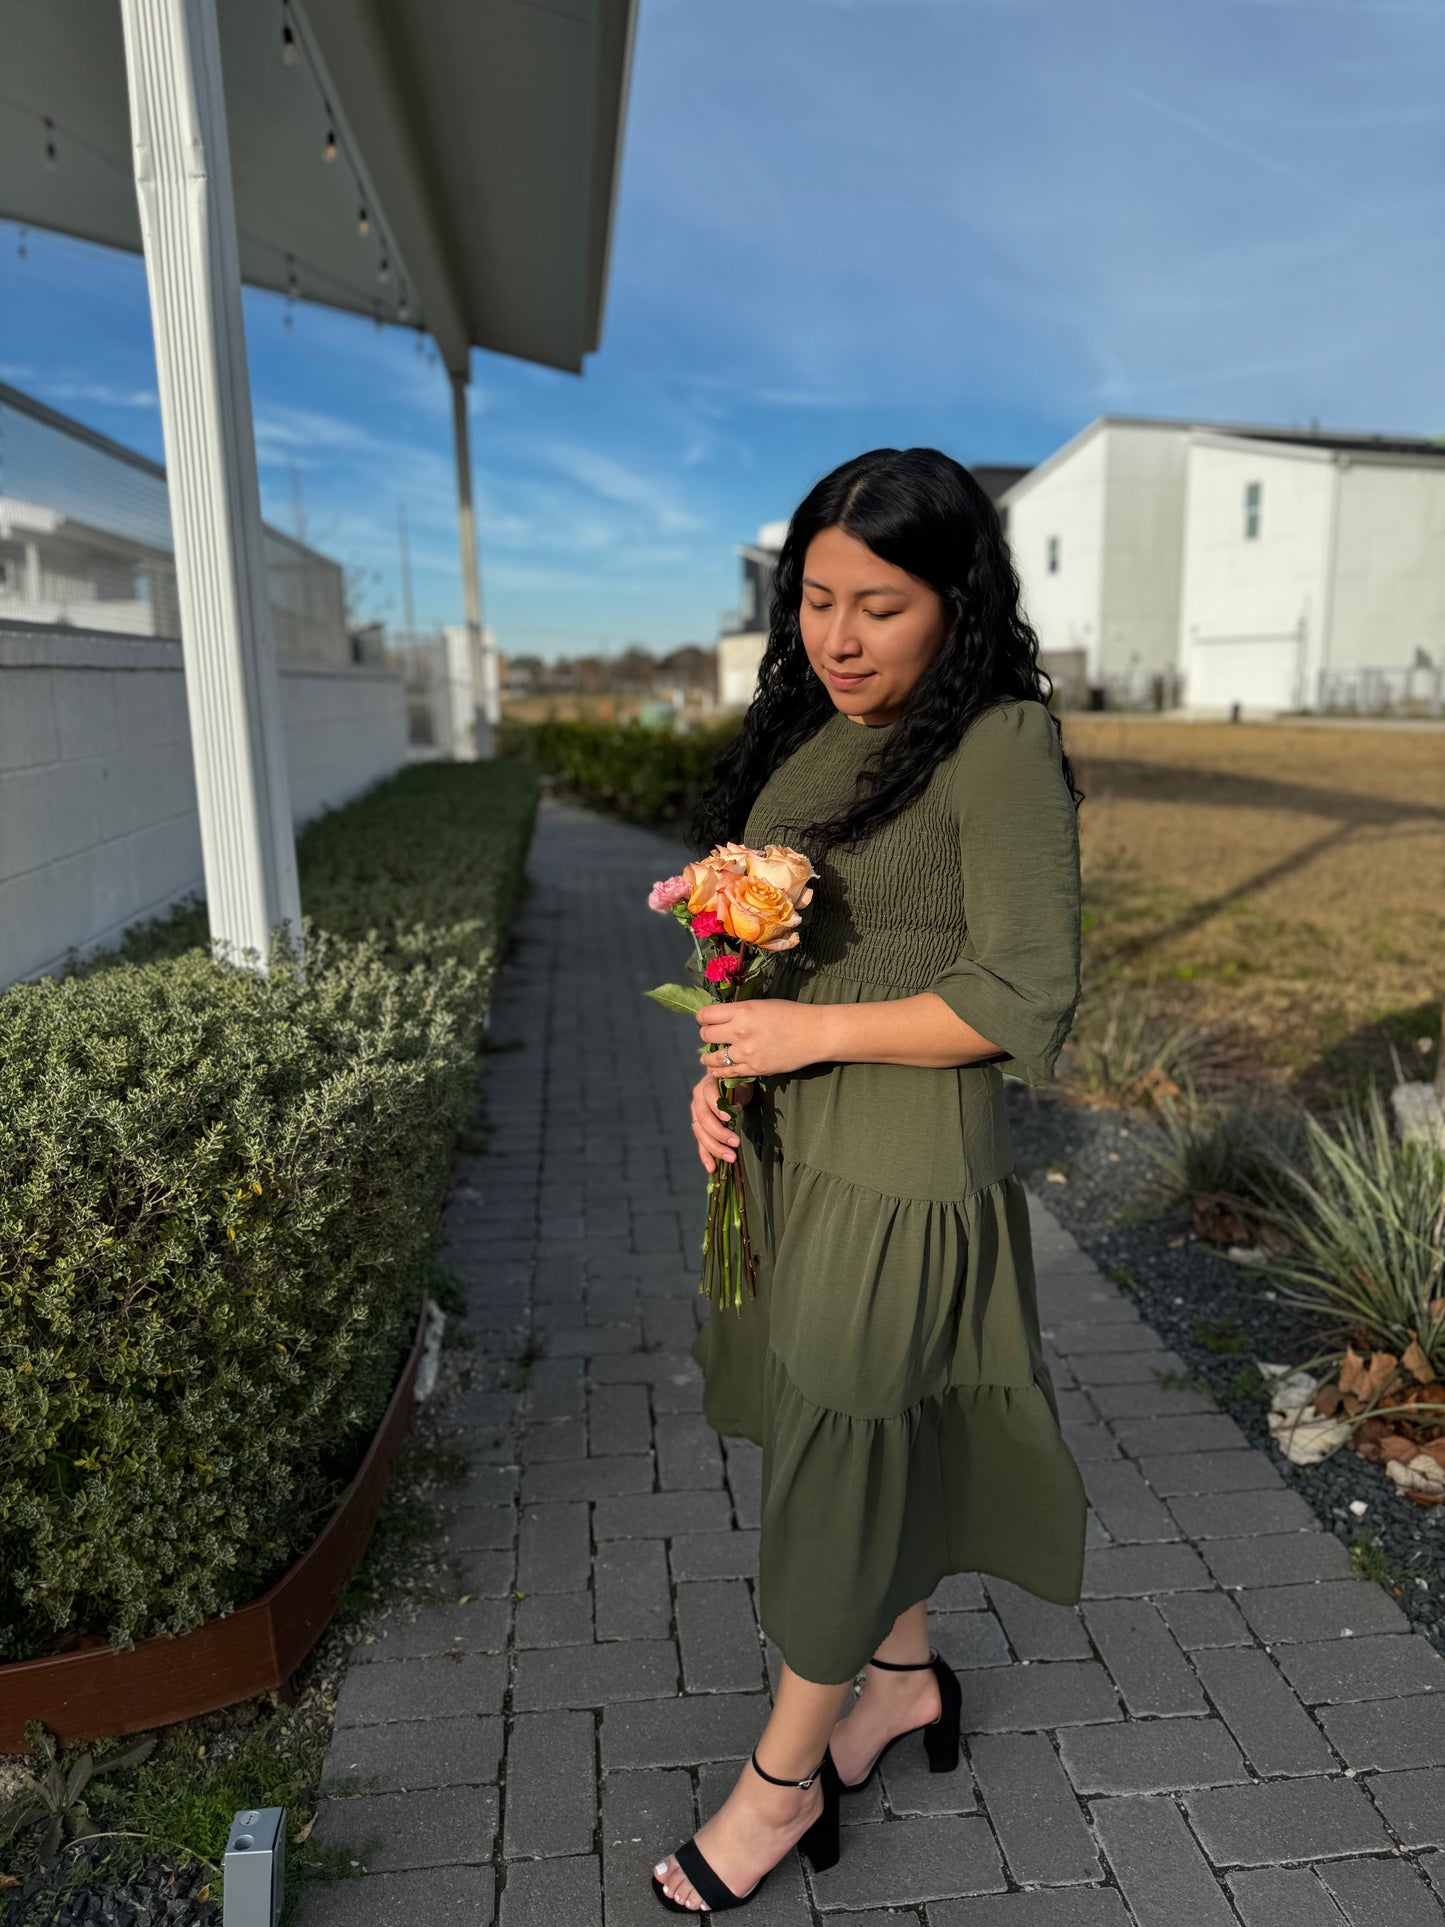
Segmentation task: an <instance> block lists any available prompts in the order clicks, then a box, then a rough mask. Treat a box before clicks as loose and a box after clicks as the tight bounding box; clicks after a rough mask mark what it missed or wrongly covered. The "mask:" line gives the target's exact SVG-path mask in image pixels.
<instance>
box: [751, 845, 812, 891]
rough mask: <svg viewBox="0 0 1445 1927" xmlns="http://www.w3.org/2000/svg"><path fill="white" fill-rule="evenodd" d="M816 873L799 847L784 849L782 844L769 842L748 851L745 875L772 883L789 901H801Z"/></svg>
mask: <svg viewBox="0 0 1445 1927" xmlns="http://www.w3.org/2000/svg"><path fill="white" fill-rule="evenodd" d="M815 874H816V872H815V871H814V869H813V866H812V864H811V863H810V862H809V861H808V859H807V857H805V856H804V855H803V853H802V851H801V850H788V849H785V848H784V847H783V845H782V844H781V843H769V844H768V845H767V846H766V847H765V848H764V849H762V850H752V851H750V852H749V853H748V875H749V876H750V877H761V878H762V879H763V881H764V882H765V883H771V884H773V885H774V886H775V887H776V888H777V889H779V890H781V891H782V893H783V895H784V896H785V897H786V898H787V899H788V901H789V903H792V904H797V903H798V902H800V901H801V900H802V897H803V892H804V891H805V890H806V889H807V887H808V884H809V882H810V880H811V879H812V877H813V876H814V875H815Z"/></svg>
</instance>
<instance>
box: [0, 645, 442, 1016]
mask: <svg viewBox="0 0 1445 1927" xmlns="http://www.w3.org/2000/svg"><path fill="white" fill-rule="evenodd" d="M280 673H281V702H282V708H283V712H284V720H285V730H286V758H287V765H288V769H289V772H290V779H291V800H292V807H293V810H294V813H295V819H296V821H297V823H298V824H299V823H303V822H305V821H306V820H307V818H309V817H312V816H315V815H316V814H317V813H318V812H319V811H321V810H323V809H328V808H333V807H335V806H336V805H337V804H340V803H345V802H348V801H349V800H350V799H351V798H352V797H354V796H357V795H359V794H360V793H361V791H363V790H365V789H369V788H370V787H371V785H372V784H373V783H375V782H377V781H379V780H380V779H381V778H382V777H384V776H389V775H390V774H391V773H392V772H393V771H394V770H396V769H398V768H399V767H400V766H401V765H402V764H403V763H404V762H405V761H406V757H407V743H406V704H405V696H404V693H403V689H402V682H401V678H400V677H399V676H397V675H395V674H394V673H392V672H391V671H390V670H387V669H382V668H375V667H370V666H361V665H355V666H352V665H348V666H342V667H333V666H330V665H327V664H323V663H316V662H298V661H291V662H286V661H283V662H282V663H281V664H280ZM201 881H202V876H201V839H200V826H199V822H198V818H197V814H196V789H195V776H194V773H193V769H192V764H191V742H190V729H189V723H188V719H187V713H186V692H185V680H184V676H183V674H182V668H181V645H180V644H179V643H178V642H158V641H142V640H139V639H135V640H132V639H120V638H118V637H115V636H108V635H93V634H81V633H79V632H77V631H75V630H73V629H47V628H41V629H29V630H16V629H4V628H0V985H4V984H9V983H13V982H15V981H16V980H17V979H19V978H22V977H34V976H40V975H43V974H44V973H45V972H47V971H52V970H55V969H57V968H58V967H59V966H61V965H62V964H63V963H64V961H65V958H66V954H67V952H69V951H70V950H72V949H73V950H77V951H81V952H84V951H86V950H90V949H94V948H97V947H99V946H101V945H104V944H107V943H111V942H114V941H115V939H116V938H117V937H118V936H119V935H120V934H121V932H122V931H123V930H125V929H126V927H127V926H128V925H129V924H132V923H135V922H137V921H138V920H140V919H141V918H144V917H148V916H155V915H157V914H159V913H160V912H161V911H163V910H165V909H166V908H167V906H168V905H170V904H172V903H173V902H175V900H176V899H177V898H178V897H181V896H185V895H186V894H187V893H188V892H190V891H193V890H198V889H199V888H200V887H201Z"/></svg>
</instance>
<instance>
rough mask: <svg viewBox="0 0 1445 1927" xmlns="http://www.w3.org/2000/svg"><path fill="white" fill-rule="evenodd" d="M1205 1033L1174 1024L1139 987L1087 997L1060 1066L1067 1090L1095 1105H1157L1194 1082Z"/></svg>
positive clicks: (1109, 989)
mask: <svg viewBox="0 0 1445 1927" xmlns="http://www.w3.org/2000/svg"><path fill="white" fill-rule="evenodd" d="M1201 1041H1202V1040H1201V1036H1200V1032H1199V1031H1198V1030H1197V1029H1196V1028H1195V1027H1194V1026H1193V1025H1191V1024H1178V1023H1170V1022H1168V1021H1167V1020H1165V1019H1163V1018H1161V1017H1160V1016H1159V1015H1158V1014H1157V1013H1156V1011H1155V1010H1154V1007H1153V1005H1152V1004H1151V1002H1150V1000H1149V998H1148V997H1147V996H1146V995H1142V994H1141V993H1140V991H1139V989H1138V987H1137V986H1136V985H1133V984H1129V983H1114V984H1112V985H1110V986H1108V987H1107V988H1106V989H1104V990H1103V991H1099V992H1093V993H1086V995H1085V997H1084V999H1083V1002H1082V1003H1081V1004H1080V1006H1079V1015H1078V1021H1077V1022H1076V1023H1075V1025H1074V1029H1073V1034H1072V1035H1071V1036H1070V1038H1069V1041H1068V1044H1067V1046H1066V1048H1065V1052H1064V1060H1063V1064H1062V1065H1061V1070H1062V1073H1063V1079H1062V1081H1063V1083H1064V1086H1065V1088H1066V1089H1067V1090H1069V1091H1071V1092H1072V1093H1073V1094H1074V1095H1076V1096H1078V1097H1081V1098H1083V1099H1085V1100H1086V1101H1087V1102H1088V1103H1090V1104H1099V1105H1118V1106H1121V1107H1124V1108H1129V1107H1134V1106H1140V1107H1143V1106H1147V1105H1150V1104H1157V1103H1158V1102H1159V1101H1160V1100H1161V1099H1166V1098H1169V1097H1173V1096H1175V1095H1177V1093H1178V1091H1179V1090H1180V1088H1181V1087H1182V1086H1183V1085H1184V1084H1185V1083H1187V1081H1188V1080H1189V1076H1190V1072H1191V1069H1192V1065H1193V1060H1194V1057H1195V1054H1196V1053H1197V1051H1198V1048H1199V1045H1200V1042H1201Z"/></svg>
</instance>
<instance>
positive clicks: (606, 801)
mask: <svg viewBox="0 0 1445 1927" xmlns="http://www.w3.org/2000/svg"><path fill="white" fill-rule="evenodd" d="M737 727H738V726H737V722H736V721H735V720H734V721H732V722H728V723H724V724H721V725H719V726H718V727H717V728H715V729H692V730H687V731H685V732H683V733H678V732H675V731H673V730H666V729H648V728H646V727H645V726H644V725H643V724H641V723H597V722H547V723H531V724H519V723H510V724H508V725H507V735H506V738H505V740H506V742H507V744H508V746H509V748H510V750H511V753H513V754H516V755H528V756H531V757H533V758H534V759H535V760H536V762H537V764H538V765H539V766H540V768H541V769H542V770H543V772H544V773H545V774H546V775H547V776H550V777H551V778H552V779H553V781H554V782H555V783H556V784H557V786H558V787H559V788H560V789H561V790H563V791H564V792H565V793H566V794H567V795H568V796H571V797H575V798H576V800H577V801H578V802H580V803H586V804H589V805H590V806H591V807H592V808H594V809H602V810H609V811H611V812H612V813H613V814H615V815H617V816H624V817H626V818H627V819H628V821H629V822H632V823H647V824H668V825H670V824H675V823H685V822H686V819H687V817H688V815H689V814H690V812H691V810H692V806H693V804H694V803H695V802H696V800H697V797H698V795H699V793H700V792H701V790H702V788H703V786H704V784H705V783H706V781H707V777H708V773H709V771H710V770H711V768H712V765H713V762H714V759H715V758H716V756H717V753H718V751H719V750H720V749H721V748H722V746H723V744H724V743H726V742H729V741H730V740H731V738H732V737H733V736H735V735H736V734H737Z"/></svg>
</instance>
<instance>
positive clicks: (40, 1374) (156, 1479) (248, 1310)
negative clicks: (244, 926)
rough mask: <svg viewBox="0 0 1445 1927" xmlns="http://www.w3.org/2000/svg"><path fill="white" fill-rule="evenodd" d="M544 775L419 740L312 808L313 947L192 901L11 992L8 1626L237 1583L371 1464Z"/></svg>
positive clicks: (260, 1573)
mask: <svg viewBox="0 0 1445 1927" xmlns="http://www.w3.org/2000/svg"><path fill="white" fill-rule="evenodd" d="M535 789H536V783H535V772H533V771H531V770H529V769H528V768H527V767H526V766H524V765H519V764H512V765H493V766H487V765H478V766H466V765H455V766H432V767H430V768H426V769H418V770H413V771H408V772H406V773H404V774H403V775H402V776H400V777H398V778H397V779H395V780H394V781H393V782H391V783H388V784H385V785H383V786H381V787H380V788H379V789H378V790H376V791H374V792H372V794H371V795H370V796H368V797H367V798H365V799H363V800H362V801H361V802H359V803H358V804H356V805H354V806H352V807H351V808H349V809H347V810H342V811H338V812H335V813H334V814H332V815H330V816H328V817H326V818H323V819H322V820H321V821H320V822H319V823H317V824H316V825H314V826H313V827H312V828H311V829H310V830H309V831H308V832H307V833H306V835H305V836H304V837H303V839H302V842H301V847H300V851H299V856H300V862H301V874H302V891H303V902H304V903H306V905H307V907H308V910H314V920H313V918H311V917H308V926H307V932H306V965H305V969H304V971H303V970H301V969H299V968H298V967H297V964H296V962H295V960H294V958H292V957H291V956H290V955H288V953H287V952H286V951H285V949H284V948H281V949H278V951H277V953H276V955H275V957H274V958H273V960H272V968H271V970H270V972H269V974H267V975H266V976H260V975H256V974H252V973H250V972H245V971H240V970H235V969H231V968H229V967H227V966H225V965H223V964H220V963H218V962H216V961H214V960H213V959H212V958H211V957H210V955H209V954H208V953H207V952H206V951H205V950H203V949H197V948H185V947H184V944H185V939H186V937H187V935H188V934H194V930H193V922H194V919H193V917H192V918H191V919H190V921H188V918H187V915H186V914H184V913H183V914H182V915H181V916H179V917H177V918H176V919H173V920H170V921H169V922H167V923H164V924H161V925H157V926H152V927H151V928H150V929H149V930H148V931H147V932H145V933H142V934H141V935H139V936H138V937H137V939H136V940H135V942H134V943H133V945H132V946H131V950H132V953H133V954H141V955H144V956H146V957H147V958H148V959H149V960H148V961H144V962H119V963H112V964H110V965H109V967H103V968H102V967H88V968H87V969H86V970H85V971H84V972H83V973H82V974H78V975H76V976H73V977H71V978H69V979H67V980H64V981H43V982H40V983H35V984H23V985H17V986H15V987H14V988H12V989H11V990H9V991H8V992H6V993H5V995H4V996H3V997H0V1658H3V1659H14V1658H22V1657H29V1656H31V1655H34V1654H38V1653H43V1652H45V1651H48V1650H49V1649H50V1647H51V1645H52V1643H53V1641H54V1639H55V1637H56V1635H57V1634H59V1633H61V1632H64V1631H67V1630H72V1629H73V1630H79V1631H83V1632H98V1633H104V1634H106V1635H108V1636H109V1637H111V1638H112V1639H113V1640H116V1641H126V1640H129V1639H135V1638H140V1637H142V1636H144V1635H147V1634H150V1633H157V1632H168V1633H176V1632H180V1631H183V1630H185V1629H186V1628H188V1627H190V1626H193V1625H195V1624H197V1623H198V1622H199V1621H200V1620H202V1619H203V1618H205V1617H206V1616H207V1615H209V1614H212V1613H215V1612H218V1611H222V1610H225V1609H228V1608H230V1607H234V1606H236V1605H238V1604H241V1603H243V1602H244V1601H245V1600H246V1599H248V1598H250V1597H253V1596H254V1595H255V1594H256V1593H258V1592H259V1591H261V1590H262V1589H263V1588H264V1587H265V1585H266V1584H268V1583H269V1582H270V1581H271V1580H272V1579H274V1578H275V1577H276V1576H277V1575H278V1573H279V1572H280V1571H281V1570H282V1569H283V1568H284V1566H285V1565H286V1564H287V1563H288V1562H289V1560H290V1559H291V1558H292V1557H293V1556H294V1555H295V1553H296V1552H297V1551H299V1550H300V1548H301V1547H302V1546H304V1545H305V1544H306V1543H307V1541H308V1540H309V1539H310V1538H311V1537H312V1536H313V1535H314V1533H315V1531H316V1529H317V1527H318V1526H319V1524H320V1523H321V1521H322V1520H323V1518H324V1517H325V1514H326V1512H327V1511H328V1509H329V1508H330V1506H331V1505H332V1504H333V1503H334V1501H335V1498H336V1496H337V1494H338V1492H339V1490H340V1489H341V1487H342V1486H343V1485H344V1483H345V1481H346V1480H347V1479H348V1478H349V1477H350V1475H351V1473H352V1472H353V1471H354V1469H355V1465H356V1463H357V1460H358V1458H359V1456H360V1454H361V1452H362V1451H363V1450H364V1449H365V1445H366V1442H367V1440H368V1438H369V1435H370V1433H371V1430H372V1429H373V1428H374V1426H375V1423H376V1420H377V1418H378V1417H379V1415H380V1413H381V1410H382V1409H383V1407H384V1405H385V1403H386V1400H387V1398H388V1396H389V1394H390V1390H391V1387H392V1385H393V1383H394V1381H395V1376H396V1371H397V1367H398V1364H399V1362H400V1360H401V1358H402V1357H403V1355H404V1353H405V1350H406V1348H407V1345H408V1342H409V1338H410V1334H411V1329H412V1327H413V1324H414V1322H415V1317H416V1313H417V1310H418V1306H419V1302H420V1296H421V1283H422V1277H423V1272H424V1266H425V1262H426V1256H427V1251H428V1247H429V1245H430V1242H431V1239H432V1236H433V1233H434V1230H435V1225H436V1219H437V1212H438V1208H439V1205H440V1202H441V1198H442V1194H443V1191H444V1188H445V1184H446V1177H447V1170H448V1165H449V1162H450V1155H451V1150H452V1146H453V1143H454V1140H455V1136H456V1133H457V1130H458V1127H459V1125H460V1123H461V1120H462V1118H463V1117H464V1115H465V1112H466V1110H467V1108H468V1106H469V1104H470V1101H471V1093H472V1088H473V1084H474V1081H475V1075H476V1051H477V1045H478V1040H479V1031H480V1025H481V1022H482V1018H483V1016H484V1013H485V1008H486V1002H487V998H488V995H489V992H490V986H491V980H492V974H493V970H494V966H495V961H496V954H497V949H498V944H499V940H500V936H501V933H502V931H503V928H504V924H505V918H506V914H507V911H508V908H509V905H510V901H511V897H512V894H513V891H514V889H515V887H516V882H517V878H518V875H519V869H520V863H521V860H522V857H523V855H524V853H525V847H526V842H527V838H528V834H529V829H530V823H531V817H532V810H533V806H534V802H535Z"/></svg>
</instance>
